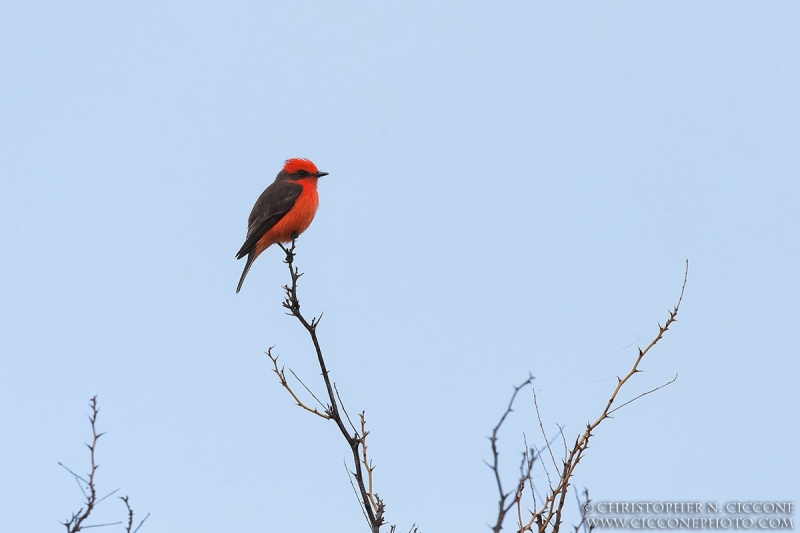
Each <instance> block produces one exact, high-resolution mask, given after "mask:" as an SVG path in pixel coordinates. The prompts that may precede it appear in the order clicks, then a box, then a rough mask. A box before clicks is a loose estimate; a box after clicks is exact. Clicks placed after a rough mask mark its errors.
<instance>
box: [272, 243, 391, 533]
mask: <svg viewBox="0 0 800 533" xmlns="http://www.w3.org/2000/svg"><path fill="white" fill-rule="evenodd" d="M293 237H294V238H293V239H292V243H291V245H290V246H288V247H287V246H284V245H282V244H280V243H279V244H278V245H279V246H280V247H281V249H282V250H283V251H284V253H285V254H286V259H285V260H284V262H285V263H286V264H287V265H288V266H289V274H290V276H291V283H290V284H289V285H284V286H283V289H284V292H285V295H286V296H285V298H284V301H283V307H285V308H286V309H287V310H288V312H287V313H286V314H288V315H290V316H293V317H295V318H297V320H299V321H300V323H301V324H302V325H303V327H304V328H305V329H306V331H307V332H308V334H309V336H310V337H311V341H312V342H313V344H314V349H315V351H316V354H317V360H318V362H319V367H320V371H321V372H322V378H323V380H324V381H325V388H326V389H327V392H328V398H327V401H328V404H327V405H325V406H323V407H322V409H323V411H322V412H320V411H319V410H318V409H317V408H316V407H309V406H308V405H307V404H306V403H304V402H303V401H302V400H301V399H300V398H299V397H298V396H297V394H296V393H295V392H294V391H293V390H292V388H291V386H290V385H289V382H288V381H287V379H286V374H285V372H284V369H283V367H280V368H279V367H278V357H277V356H273V355H272V348H270V349H269V350H268V351H267V356H268V357H269V358H270V360H271V361H272V365H273V369H272V370H273V372H275V374H276V375H277V376H278V379H279V380H280V383H281V385H282V386H283V388H285V389H286V390H287V391H288V392H289V394H290V395H291V396H292V398H293V399H294V401H295V403H296V404H297V405H298V406H300V407H302V408H303V409H304V410H306V411H308V412H310V413H312V414H315V415H317V416H319V417H320V418H324V419H326V420H333V421H334V422H335V423H336V426H337V427H338V428H339V431H340V432H341V433H342V436H343V437H344V438H345V440H346V441H347V445H348V446H349V447H350V451H351V453H352V454H353V469H354V470H353V471H350V470H349V469H348V472H349V473H350V474H351V475H352V476H353V478H355V487H357V495H358V497H359V504H360V506H361V508H362V511H363V512H364V516H365V517H366V519H367V522H368V524H369V527H370V530H371V531H372V533H378V532H379V531H380V528H381V526H382V525H383V524H385V523H386V521H385V519H384V514H385V511H386V505H385V504H384V502H383V500H382V499H381V498H380V497H379V496H378V494H377V493H376V492H374V489H373V483H372V473H373V471H374V470H375V465H373V464H372V462H371V461H370V460H369V458H368V456H367V444H366V442H367V440H366V439H367V435H368V434H369V432H368V431H367V430H366V419H365V417H364V413H363V412H362V413H361V414H360V415H359V416H360V418H361V430H360V431H359V430H357V429H355V428H353V432H352V434H351V433H350V431H349V430H348V429H347V426H346V424H345V419H344V418H343V417H342V414H341V413H342V412H344V413H345V416H346V417H347V421H348V423H349V424H350V426H351V427H352V426H353V424H352V422H351V421H350V420H349V416H347V411H346V410H345V409H344V406H343V405H341V398H340V397H339V394H338V390H336V386H335V384H333V383H332V382H331V380H330V376H329V375H328V368H327V366H326V364H325V359H324V358H323V356H322V348H321V347H320V344H319V339H318V338H317V326H318V325H319V322H320V320H321V319H322V314H320V316H319V318H312V319H311V321H310V322H309V321H308V320H307V319H306V318H305V316H303V314H302V313H301V311H300V300H299V299H298V297H297V280H298V279H300V276H302V275H303V274H302V273H301V272H300V271H299V270H298V269H297V267H295V266H294V257H295V252H294V250H295V244H296V235H295V236H293ZM292 374H294V372H292ZM295 378H297V376H295ZM298 381H299V379H298ZM300 383H301V384H302V385H303V387H305V388H306V390H307V391H308V392H309V393H310V394H311V395H312V396H314V395H313V393H312V392H311V391H310V390H309V389H308V387H306V386H305V384H304V383H303V382H302V381H301V382H300ZM337 398H338V401H337ZM314 399H315V400H317V402H318V403H320V404H322V402H320V401H319V400H318V399H317V397H316V396H314ZM365 469H366V471H367V479H366V480H365V476H364V470H365ZM355 487H354V488H355ZM392 531H394V526H392Z"/></svg>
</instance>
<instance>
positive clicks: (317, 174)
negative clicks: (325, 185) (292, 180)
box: [314, 172, 328, 178]
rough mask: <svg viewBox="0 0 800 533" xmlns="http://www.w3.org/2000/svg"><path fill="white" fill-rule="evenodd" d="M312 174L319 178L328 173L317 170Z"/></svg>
mask: <svg viewBox="0 0 800 533" xmlns="http://www.w3.org/2000/svg"><path fill="white" fill-rule="evenodd" d="M314 175H315V176H316V177H318V178H321V177H322V176H327V175H328V173H327V172H317V173H316V174H314Z"/></svg>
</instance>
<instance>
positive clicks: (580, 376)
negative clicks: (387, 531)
mask: <svg viewBox="0 0 800 533" xmlns="http://www.w3.org/2000/svg"><path fill="white" fill-rule="evenodd" d="M798 20H800V7H798V4H796V3H794V2H787V1H775V2H738V1H733V2H731V1H725V2H678V1H671V2H646V3H644V2H621V1H614V2H559V3H556V2H550V3H544V2H508V3H503V4H502V5H500V4H497V3H495V4H492V5H489V4H486V3H477V2H471V3H465V2H437V3H431V2H411V3H405V4H404V5H388V4H378V3H357V2H337V3H323V2H292V3H289V2H286V3H258V2H226V3H222V2H219V3H211V2H171V3H169V4H168V5H165V4H164V3H162V2H137V3H136V4H130V3H129V4H119V3H114V4H109V3H107V2H81V3H64V2H25V3H16V4H14V5H11V4H6V5H4V6H3V7H2V8H0V125H1V126H0V136H2V139H0V177H2V195H0V246H2V250H3V251H4V252H3V253H2V254H0V273H2V275H1V276H0V294H1V295H2V297H0V352H1V354H0V364H2V367H1V368H0V416H2V427H3V431H2V437H0V454H2V457H3V458H4V460H3V461H0V478H1V479H3V480H5V483H2V484H0V511H2V515H3V517H4V518H3V521H4V528H7V530H8V531H50V530H57V529H58V528H59V527H61V526H59V525H58V523H57V521H58V520H63V519H65V518H67V517H68V516H69V514H70V513H71V512H72V511H74V510H76V509H77V507H78V506H79V504H80V499H81V496H80V493H79V491H78V489H77V487H76V486H75V484H74V480H72V479H71V477H70V476H69V475H68V474H67V473H66V472H64V471H63V470H62V469H61V468H59V467H58V465H57V462H58V461H61V462H63V463H65V464H67V465H69V466H70V467H71V468H73V469H75V470H79V471H83V470H85V469H86V468H87V454H86V450H85V447H84V446H83V443H84V442H87V441H88V436H89V432H88V424H87V423H86V418H85V415H86V414H87V412H88V408H87V402H88V399H89V398H90V397H91V396H93V395H95V394H97V395H98V396H99V401H100V408H101V414H100V425H101V428H102V429H103V430H104V431H106V432H107V434H106V436H105V437H103V438H102V439H101V441H100V447H99V451H98V460H99V462H100V464H101V469H100V472H99V474H98V475H99V476H100V478H99V479H100V481H99V483H100V489H101V491H105V492H107V491H110V490H113V489H116V488H120V489H121V492H122V493H125V494H128V495H129V496H130V497H131V502H132V505H133V507H134V509H135V510H136V511H137V512H139V513H142V515H143V514H144V513H146V512H150V513H152V516H151V517H150V519H149V520H148V522H147V524H146V527H145V528H144V529H143V531H194V532H205V531H208V532H210V531H220V530H222V531H238V532H248V531H264V530H270V531H307V530H308V529H309V528H310V527H317V528H319V527H322V526H320V524H324V529H325V530H326V531H354V530H357V528H361V527H364V526H363V518H362V517H361V515H360V513H359V511H358V508H357V506H356V504H355V501H354V498H353V495H352V492H351V489H350V486H349V483H348V481H347V478H346V476H345V472H344V467H343V466H342V461H343V460H344V459H345V458H346V457H347V454H348V450H347V448H346V446H345V444H344V442H343V441H342V439H341V437H340V435H338V434H337V431H336V429H335V427H333V425H332V424H326V423H325V422H323V421H321V420H318V419H316V418H314V417H311V416H308V415H307V414H306V413H303V412H302V411H300V410H299V409H298V408H296V407H294V406H293V405H292V403H291V401H290V398H289V397H288V396H287V394H286V393H285V391H283V390H282V389H281V388H280V387H279V385H278V383H277V382H276V379H275V377H274V376H273V375H271V374H270V366H269V364H268V363H269V361H268V360H267V358H266V356H265V355H264V354H263V352H264V351H265V350H266V349H267V348H268V347H270V346H273V345H274V346H275V347H276V348H275V351H276V352H277V353H279V354H280V355H281V361H283V362H285V363H286V364H287V365H289V366H291V367H292V368H294V369H295V371H296V372H298V373H299V374H300V375H302V376H304V377H305V379H306V382H307V383H312V382H315V381H314V380H315V376H317V373H318V370H315V361H314V358H313V352H312V349H311V345H310V343H309V342H308V339H307V338H306V336H305V335H304V334H303V331H302V329H301V328H300V326H299V324H297V323H296V322H295V321H293V320H292V319H290V318H289V317H287V316H285V315H284V313H283V309H282V308H281V306H280V302H281V300H282V291H281V285H282V284H284V283H285V282H286V281H287V272H286V269H285V265H283V264H282V263H281V254H280V253H279V252H280V251H279V250H272V249H270V250H268V251H267V252H265V253H264V254H263V255H262V256H261V257H260V258H259V259H258V261H256V263H255V265H254V267H253V269H252V270H251V271H250V274H249V275H248V278H247V281H246V282H245V285H244V287H243V290H242V293H240V294H238V295H236V294H235V293H234V291H235V288H236V283H237V281H238V278H239V275H240V273H241V269H242V267H243V264H242V262H237V261H235V259H234V254H235V252H236V251H237V250H238V248H239V246H240V245H241V243H242V242H243V240H244V237H245V231H246V221H247V215H248V214H249V212H250V209H251V207H252V204H253V203H254V202H255V200H256V198H257V197H258V195H259V194H260V193H261V191H262V190H263V189H264V188H265V187H266V186H267V185H268V184H269V183H270V182H271V181H272V180H273V179H274V176H275V174H276V173H277V172H278V170H280V167H281V165H282V162H283V160H284V159H286V158H288V157H308V158H311V159H312V160H313V161H314V162H315V163H316V164H317V165H318V166H319V168H320V169H321V170H324V171H327V172H330V176H327V177H325V178H323V179H322V180H321V181H320V186H319V188H320V197H321V207H320V210H319V212H318V214H317V218H316V220H315V222H314V224H313V225H312V226H311V228H310V229H309V230H308V232H306V233H305V234H304V235H303V236H302V237H301V239H300V241H299V243H298V259H297V261H298V265H299V266H300V268H301V270H303V271H305V273H306V274H305V276H304V277H303V278H302V283H301V287H300V290H301V300H302V303H303V308H304V310H305V311H306V312H307V313H309V314H315V315H316V314H318V313H319V312H320V311H324V312H325V318H324V320H323V323H322V325H321V326H320V331H319V333H320V337H321V341H322V343H323V348H324V350H325V353H326V356H327V360H328V366H329V368H330V370H331V371H332V376H333V378H334V380H335V381H336V382H337V383H338V385H339V388H340V390H341V392H342V394H343V396H344V399H345V403H346V405H347V406H348V408H349V410H350V411H351V412H358V411H361V410H365V411H366V413H367V419H368V422H369V425H370V428H371V431H372V433H371V435H370V439H371V443H370V452H371V453H372V457H373V459H374V460H375V462H376V463H377V465H378V469H377V471H376V476H377V477H376V483H377V484H378V487H379V488H378V493H379V494H380V495H381V496H382V497H383V498H384V499H385V500H386V502H387V503H388V506H389V510H388V519H389V520H390V521H391V522H392V523H397V524H399V525H400V527H401V530H402V529H407V527H409V526H410V525H411V523H412V522H416V523H418V524H420V525H421V526H422V528H423V531H462V530H464V531H467V530H468V531H480V530H482V529H483V528H484V524H487V523H489V522H491V521H492V520H493V518H494V514H493V513H494V510H495V506H496V495H495V492H494V490H495V489H494V486H493V479H492V477H491V473H490V471H489V470H488V469H487V468H486V467H485V466H484V465H483V461H484V460H487V459H489V458H490V454H489V446H488V441H487V440H486V438H485V437H486V436H487V435H488V434H489V433H490V431H491V428H492V426H493V425H494V424H495V423H496V421H497V419H498V417H499V416H500V414H501V413H502V411H503V409H504V407H505V404H506V402H507V400H508V396H509V394H510V392H511V390H512V388H511V387H512V385H513V384H516V383H518V382H520V381H522V380H524V379H525V377H527V375H528V373H529V372H530V373H532V374H533V375H534V376H536V381H535V386H536V390H537V395H538V399H539V404H540V407H541V409H542V414H543V419H544V423H545V425H546V427H547V429H548V431H554V430H555V429H556V424H560V425H562V426H564V427H565V433H566V435H567V436H568V440H571V439H572V438H574V436H577V434H578V433H579V432H580V431H581V430H582V427H583V425H584V424H585V423H586V422H587V421H588V420H590V419H591V420H594V418H596V416H597V415H598V414H599V412H600V410H601V408H602V406H603V403H604V401H605V399H606V398H607V396H608V394H609V392H610V391H611V390H612V389H613V387H614V385H615V381H616V378H615V376H616V375H618V374H623V373H626V372H627V371H628V369H629V368H630V365H631V364H632V362H633V359H634V358H635V354H636V348H635V345H636V344H637V343H638V344H639V345H642V346H643V345H644V344H646V343H647V342H648V339H649V338H650V337H651V336H652V335H654V334H655V332H656V331H657V325H656V324H657V322H659V321H661V322H663V320H665V319H666V317H667V309H668V308H670V307H671V306H672V305H674V303H675V301H676V299H677V296H678V293H679V291H680V285H681V282H682V280H683V269H684V261H685V260H686V259H689V261H690V272H689V283H688V286H687V289H686V296H685V298H684V302H683V307H682V309H681V313H680V315H679V320H678V322H677V324H676V325H675V326H674V327H673V329H672V330H671V331H670V332H669V334H668V335H667V337H666V338H665V339H664V341H663V343H662V344H660V345H659V346H658V347H657V348H656V349H655V350H654V351H653V352H652V354H651V355H648V357H647V359H646V360H645V362H644V364H643V369H644V370H645V373H644V374H641V375H639V376H636V378H635V380H633V381H632V382H631V384H630V385H629V387H628V389H627V391H626V394H624V396H625V399H627V398H631V397H633V396H635V395H636V394H639V393H641V392H644V391H646V390H648V389H650V388H652V387H655V386H658V385H660V384H662V383H664V382H666V381H668V380H670V379H671V378H672V377H673V376H674V375H675V374H678V380H677V382H676V383H674V384H673V385H671V386H669V387H667V388H665V389H663V390H661V391H659V392H658V393H656V394H653V395H650V396H647V397H646V398H643V399H642V400H640V401H638V402H636V403H634V404H632V405H630V406H628V407H626V408H625V409H624V410H622V411H620V412H619V413H618V414H617V416H616V418H615V419H614V420H611V421H608V422H606V423H605V424H604V425H603V426H601V428H600V430H599V431H598V432H597V434H596V437H595V440H594V443H593V445H592V447H591V448H590V450H589V453H588V455H587V457H586V458H585V460H584V461H583V462H582V463H581V465H580V466H579V469H578V473H577V478H576V480H575V484H576V486H578V487H584V486H586V487H589V489H590V490H591V493H592V495H593V497H594V498H596V499H598V500H607V501H617V500H637V501H639V500H642V501H662V500H670V501H703V502H705V501H712V502H714V501H716V502H726V501H734V500H735V501H745V500H758V501H776V500H780V501H786V500H793V501H796V500H797V499H798V496H799V495H798V485H797V481H796V480H797V479H798V478H800V470H799V469H798V463H797V460H796V459H795V458H794V454H793V447H794V443H795V442H797V439H798V437H800V434H799V433H798V430H797V428H796V424H795V423H794V419H795V418H796V412H797V407H798V405H800V404H799V403H798V399H799V398H798V392H797V391H798V362H797V359H798V358H797V355H798V349H797V346H796V342H795V341H794V333H795V331H796V329H797V323H798V318H800V307H799V305H798V301H800V283H799V282H798V276H797V264H798V245H799V244H800V235H798V233H800V232H799V231H798V228H800V215H799V214H798V212H800V210H798V206H800V185H798V183H799V180H798V176H800V156H799V155H798V154H800V149H798V147H800V99H799V98H798V94H800V59H798V58H799V57H800V56H799V55H798V50H800V34H798V32H797V21H798ZM625 347H627V348H625ZM623 348H624V349H623ZM316 390H322V389H321V384H319V385H317V386H316ZM523 432H524V433H525V435H526V436H527V438H528V439H529V440H536V439H537V438H538V439H539V441H540V440H541V439H540V434H539V431H538V423H537V422H536V419H535V414H534V412H533V409H532V397H531V396H530V395H529V394H526V395H523V396H521V397H520V400H519V408H518V410H517V412H516V413H514V416H513V417H512V419H511V420H510V421H509V424H508V426H507V427H506V430H505V432H504V433H503V434H502V435H501V438H502V442H501V445H502V457H503V458H504V459H505V460H506V461H507V462H506V470H505V474H506V475H507V476H508V479H509V483H511V482H512V481H511V479H512V478H513V476H514V474H515V470H516V461H517V452H518V451H519V450H521V449H522V435H523ZM539 444H541V442H539ZM539 481H540V482H541V481H543V479H541V478H540V479H539ZM101 511H102V512H104V513H106V514H99V515H98V519H100V518H101V517H102V518H104V519H112V518H118V516H119V515H120V512H119V511H121V504H119V503H118V502H112V501H108V502H107V503H104V506H103V508H102V509H101Z"/></svg>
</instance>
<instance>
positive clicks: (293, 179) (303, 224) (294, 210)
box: [236, 158, 328, 293]
mask: <svg viewBox="0 0 800 533" xmlns="http://www.w3.org/2000/svg"><path fill="white" fill-rule="evenodd" d="M327 175H328V173H327V172H320V171H319V170H317V166H316V165H315V164H314V163H312V162H311V161H309V160H308V159H299V158H295V159H288V160H287V161H286V163H285V164H284V165H283V170H281V171H280V172H279V173H278V177H276V178H275V181H274V182H272V185H270V186H269V187H267V188H266V190H264V192H262V193H261V196H259V197H258V200H256V205H254V206H253V211H251V212H250V218H249V219H248V220H247V223H248V228H247V239H246V240H245V241H244V244H243V245H242V248H241V249H240V250H239V252H238V253H237V254H236V259H241V258H242V257H244V256H247V263H246V264H245V265H244V272H242V278H241V279H240V280H239V286H238V287H236V292H237V293H238V292H239V290H240V289H241V288H242V283H244V278H245V276H247V272H248V271H249V270H250V267H251V266H252V265H253V261H255V260H256V257H258V256H259V255H260V254H261V252H263V251H264V250H266V249H267V248H269V247H270V246H272V245H273V244H275V243H276V242H291V241H292V236H293V235H294V237H297V235H300V234H301V233H303V232H304V231H305V230H306V229H308V226H310V225H311V221H312V220H314V215H315V214H316V213H317V207H318V206H319V196H318V195H317V180H318V179H319V178H321V177H322V176H327Z"/></svg>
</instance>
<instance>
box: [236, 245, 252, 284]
mask: <svg viewBox="0 0 800 533" xmlns="http://www.w3.org/2000/svg"><path fill="white" fill-rule="evenodd" d="M254 252H255V250H253V251H251V252H250V253H249V254H247V263H245V265H244V272H242V277H241V279H240V280H239V286H238V287H236V294H239V291H240V290H241V289H242V283H244V278H245V277H247V273H248V272H249V271H250V267H251V266H253V261H255V260H256V254H255V253H254Z"/></svg>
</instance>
